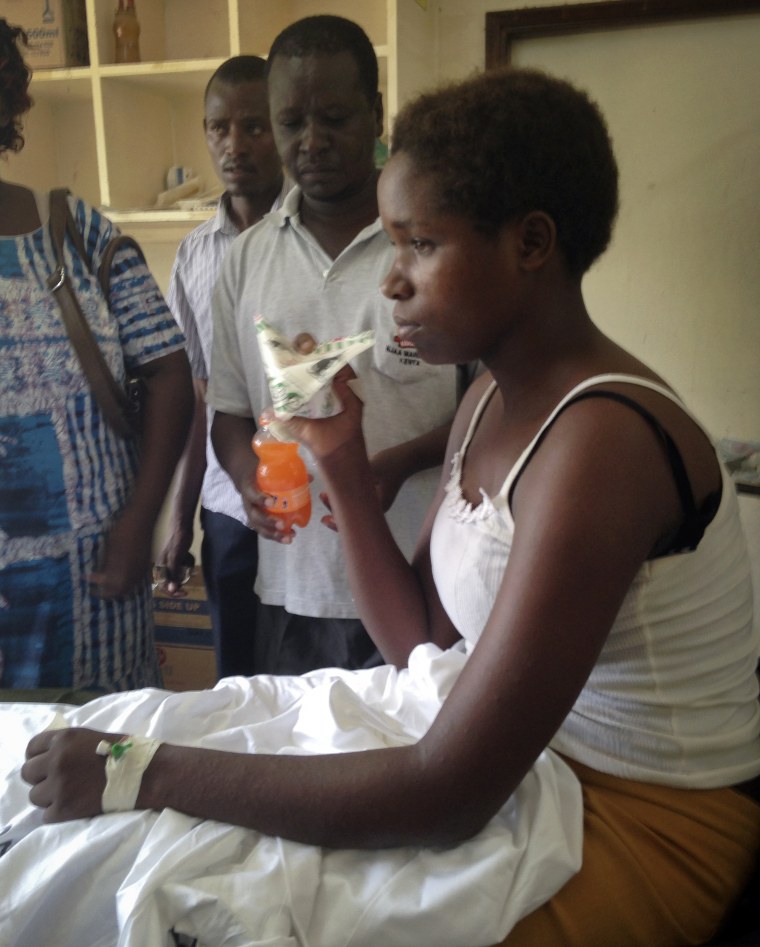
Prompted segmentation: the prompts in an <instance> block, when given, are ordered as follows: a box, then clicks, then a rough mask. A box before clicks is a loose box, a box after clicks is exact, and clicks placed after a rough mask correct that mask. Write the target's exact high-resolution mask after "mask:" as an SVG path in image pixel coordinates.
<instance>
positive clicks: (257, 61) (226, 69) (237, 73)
mask: <svg viewBox="0 0 760 947" xmlns="http://www.w3.org/2000/svg"><path fill="white" fill-rule="evenodd" d="M266 65H267V63H266V60H265V59H262V58H261V56H232V58H231V59H226V60H225V61H224V62H223V63H222V64H221V66H219V68H218V69H217V70H216V72H215V73H214V74H213V75H212V76H211V78H210V79H209V80H208V83H207V84H206V91H205V92H204V93H203V101H204V102H205V101H206V99H207V98H208V94H209V92H210V91H211V86H212V85H213V84H214V83H215V82H224V83H225V84H226V85H242V83H244V82H256V81H257V80H263V79H264V74H265V71H266Z"/></svg>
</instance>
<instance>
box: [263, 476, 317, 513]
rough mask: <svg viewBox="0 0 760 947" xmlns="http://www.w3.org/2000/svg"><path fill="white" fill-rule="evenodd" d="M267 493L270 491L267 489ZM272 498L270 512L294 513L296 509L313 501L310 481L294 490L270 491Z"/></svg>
mask: <svg viewBox="0 0 760 947" xmlns="http://www.w3.org/2000/svg"><path fill="white" fill-rule="evenodd" d="M267 493H269V491H268V490H267ZM269 496H270V497H271V498H272V502H271V504H270V505H269V506H268V510H269V512H270V513H292V512H293V511H294V510H300V509H301V508H302V507H304V506H306V504H307V503H310V502H311V494H310V493H309V485H308V483H306V484H303V485H302V486H300V487H296V488H295V489H294V490H281V491H280V492H279V493H269Z"/></svg>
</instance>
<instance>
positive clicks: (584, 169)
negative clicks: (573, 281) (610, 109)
mask: <svg viewBox="0 0 760 947" xmlns="http://www.w3.org/2000/svg"><path fill="white" fill-rule="evenodd" d="M399 151H403V152H405V153H406V154H408V155H409V157H410V158H411V159H412V161H413V162H414V164H415V165H416V167H417V170H419V171H420V172H421V173H423V174H427V175H431V176H432V178H433V179H434V182H435V188H436V192H437V196H438V201H439V209H440V210H442V211H444V212H448V213H454V214H459V215H462V216H464V217H467V218H469V219H471V220H473V221H474V223H475V224H476V226H477V227H478V228H479V229H481V230H483V231H484V232H486V233H491V234H495V233H496V232H497V231H498V230H499V229H500V228H501V227H502V226H503V225H504V224H505V223H506V222H508V221H509V220H513V219H515V218H517V217H520V216H522V215H523V214H526V213H528V212H529V211H533V210H541V211H544V212H545V213H546V214H548V215H549V216H550V217H551V218H552V219H553V220H554V223H555V225H556V227H557V239H558V243H559V245H560V248H561V249H562V252H563V254H564V256H565V260H566V263H567V266H568V269H569V271H570V273H571V274H572V275H573V276H578V277H580V276H582V275H583V273H585V272H586V270H588V268H589V267H590V266H591V264H592V263H593V262H594V260H596V259H597V257H598V256H599V255H600V254H601V253H602V252H603V251H604V250H605V248H606V247H607V245H608V243H609V241H610V237H611V235H612V227H613V223H614V220H615V217H616V214H617V209H618V171H617V164H616V162H615V156H614V154H613V151H612V144H611V142H610V138H609V134H608V131H607V126H606V123H605V121H604V118H603V117H602V115H601V113H600V111H599V109H598V107H597V106H596V105H595V104H594V103H593V102H592V101H591V100H590V99H589V98H588V96H587V95H586V94H585V93H584V92H581V91H580V90H578V89H576V88H575V87H573V86H572V85H570V83H568V82H565V81H563V80H560V79H556V78H553V77H551V76H549V75H547V74H545V73H543V72H540V71H538V70H532V69H512V68H506V69H497V70H493V71H490V72H485V73H480V74H478V75H476V76H473V77H471V78H469V79H466V80H464V81H462V82H457V83H452V84H449V85H445V86H443V87H441V88H439V89H437V90H435V91H432V92H429V93H424V94H422V95H420V96H419V97H417V98H416V99H415V100H413V101H411V102H409V103H408V104H407V105H406V106H405V107H404V108H403V109H402V110H401V111H400V112H399V114H398V116H397V118H396V121H395V124H394V127H393V136H392V147H391V154H396V153H397V152H399Z"/></svg>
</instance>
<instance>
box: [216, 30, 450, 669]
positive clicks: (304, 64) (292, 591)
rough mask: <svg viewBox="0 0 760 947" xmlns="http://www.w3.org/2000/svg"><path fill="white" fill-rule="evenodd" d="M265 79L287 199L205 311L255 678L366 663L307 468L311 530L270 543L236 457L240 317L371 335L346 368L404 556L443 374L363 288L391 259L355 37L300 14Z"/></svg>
mask: <svg viewBox="0 0 760 947" xmlns="http://www.w3.org/2000/svg"><path fill="white" fill-rule="evenodd" d="M267 78H268V91H269V106H270V113H271V117H272V130H273V133H274V136H275V143H276V145H277V149H278V151H279V154H280V157H281V159H282V162H283V164H284V166H285V168H286V170H287V172H288V175H289V176H290V177H291V178H292V180H293V181H295V183H296V185H297V187H296V188H294V189H293V190H292V191H291V192H290V193H289V194H288V195H287V197H286V199H285V201H284V203H283V206H282V208H280V209H279V210H278V211H277V212H275V213H273V214H271V215H269V216H268V217H267V218H266V219H265V221H264V222H263V223H262V224H261V225H259V226H258V227H256V228H255V229H254V230H251V231H248V232H246V233H245V234H244V235H243V236H241V237H240V238H239V239H238V240H237V241H236V242H235V244H234V245H233V247H232V248H231V250H230V253H229V255H228V256H227V258H226V259H225V262H224V265H223V267H222V271H221V274H220V278H219V282H218V283H217V287H216V291H215V295H214V303H213V308H214V349H213V355H212V363H211V374H210V379H209V390H208V398H209V402H210V403H211V405H212V406H213V408H214V410H215V412H216V413H215V416H214V424H213V429H212V438H213V443H214V448H215V449H216V452H217V456H218V457H219V460H220V462H221V463H222V465H223V466H224V467H225V469H226V470H227V471H228V473H229V474H230V476H231V478H232V480H233V482H234V483H235V484H236V486H237V488H238V490H239V491H240V493H241V496H242V499H243V505H244V507H245V509H246V512H247V513H248V517H249V521H250V522H251V524H252V525H253V526H254V527H255V528H257V529H258V530H259V532H260V534H261V539H260V542H259V572H258V578H257V584H256V590H257V593H258V595H259V598H260V600H261V603H262V604H261V606H260V613H259V618H258V622H257V651H258V650H259V649H260V651H261V653H260V654H259V653H257V661H256V664H257V667H258V668H261V669H264V670H266V671H269V672H272V673H302V672H304V671H307V670H311V669H313V668H317V667H323V666H341V667H346V668H357V667H362V666H371V665H372V664H376V663H379V662H380V661H381V660H382V658H381V656H380V655H379V653H378V652H377V651H376V649H375V647H374V644H373V643H372V642H371V640H370V639H369V637H368V636H367V634H366V632H365V631H364V629H363V626H362V625H361V622H360V621H359V618H358V615H357V611H356V606H355V604H354V601H353V599H352V596H351V592H350V589H349V585H348V582H347V580H346V576H345V566H344V562H343V558H342V552H341V548H340V542H339V538H338V536H337V535H336V534H335V533H334V532H332V531H330V530H328V529H326V528H325V527H324V526H323V525H322V524H321V523H320V515H319V499H318V497H319V494H320V492H321V490H322V486H321V483H320V481H319V478H318V474H317V471H316V470H315V468H314V465H313V464H309V461H310V458H308V457H307V458H306V459H307V464H309V466H310V472H311V473H312V474H313V475H314V478H315V479H314V482H313V484H312V495H313V498H314V505H315V513H314V514H313V515H312V520H311V522H310V523H309V525H308V526H306V527H305V528H303V529H298V530H296V531H295V533H288V534H286V535H279V536H275V537H274V538H275V539H279V540H280V541H279V542H278V541H271V538H272V536H273V532H272V529H271V527H270V525H269V524H270V523H271V520H269V521H268V520H267V518H266V511H265V507H264V497H263V495H262V494H261V493H259V492H258V490H256V488H255V486H254V483H253V480H254V476H255V469H256V458H255V457H254V455H253V454H252V452H251V448H250V442H251V437H252V436H253V433H254V432H255V430H256V419H257V418H258V416H259V414H260V413H261V411H262V410H263V409H264V408H266V407H268V406H269V405H270V404H271V398H270V395H269V392H268V388H267V383H266V379H265V377H264V371H263V367H262V363H261V358H260V355H259V350H258V343H257V339H256V330H255V326H254V318H255V317H256V316H257V315H259V314H260V315H261V316H262V317H263V318H264V319H265V320H266V322H268V323H269V324H271V325H272V326H273V327H274V328H275V329H277V330H278V331H279V332H281V333H282V334H283V335H285V336H286V337H288V338H295V337H296V336H297V335H299V334H300V333H303V332H306V333H309V334H311V335H312V336H313V337H314V338H315V339H316V340H318V341H326V340H328V339H331V338H335V337H338V336H345V335H353V334H355V333H358V332H361V331H364V330H367V329H374V331H375V336H376V342H375V345H374V348H373V349H371V350H369V351H367V352H366V353H363V354H362V355H360V356H359V357H358V358H356V359H355V360H354V361H353V362H352V365H353V367H354V369H355V371H356V372H357V374H358V375H359V377H360V378H361V382H362V386H363V392H364V397H365V404H366V407H365V411H364V431H365V436H366V440H367V445H368V449H369V451H370V453H371V454H373V466H374V469H375V473H376V476H377V482H378V489H379V490H381V492H382V495H383V499H384V504H385V506H386V508H387V509H388V512H387V516H388V520H389V523H390V525H391V529H392V531H393V533H394V535H395V537H396V539H397V541H398V542H399V544H400V545H401V548H402V549H403V550H404V551H405V553H406V554H407V555H408V556H411V553H412V550H413V546H414V542H415V539H416V536H417V533H418V532H419V528H420V526H421V523H422V520H423V518H424V515H425V512H426V510H427V507H428V504H429V502H430V500H431V498H432V496H433V492H434V490H435V488H436V486H437V481H438V475H439V470H438V469H434V468H435V467H437V465H439V464H440V462H441V459H442V457H443V450H444V445H445V438H446V433H447V430H448V426H449V424H450V422H451V418H452V417H453V414H454V410H455V406H456V400H457V370H456V367H455V366H450V365H446V366H435V365H428V364H426V363H424V362H422V361H421V359H420V358H419V357H418V356H417V352H416V351H415V349H414V348H413V347H409V346H408V345H405V344H404V343H403V342H401V341H399V340H398V339H397V338H396V327H395V325H394V322H393V319H392V315H391V312H392V303H391V302H389V301H388V300H387V299H385V298H384V297H383V296H382V294H381V292H380V289H379V287H380V284H381V282H382V281H383V279H384V278H385V276H386V274H387V272H388V270H389V269H390V266H391V261H392V258H393V252H392V247H391V246H390V243H389V241H388V238H387V236H386V235H385V233H384V232H383V230H382V228H381V225H380V223H379V220H378V211H377V197H376V184H377V174H378V172H377V171H376V169H375V166H374V148H375V141H376V139H377V137H378V135H379V134H380V133H381V131H382V118H383V115H382V99H381V96H380V94H379V93H378V78H377V60H376V57H375V53H374V50H373V48H372V45H371V43H370V41H369V39H368V38H367V36H366V35H365V34H364V32H363V31H362V30H361V29H360V28H359V27H358V26H357V25H356V24H354V23H352V22H351V21H349V20H345V19H343V18H341V17H333V16H316V17H307V18H305V19H303V20H300V21H298V22H297V23H295V24H292V25H291V26H290V27H288V28H286V29H285V30H284V31H283V32H282V33H281V34H280V35H279V37H278V38H277V39H276V40H275V41H274V44H273V46H272V49H271V50H270V54H269V58H268V61H267ZM304 453H305V452H304ZM368 554H371V550H368Z"/></svg>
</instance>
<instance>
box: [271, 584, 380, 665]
mask: <svg viewBox="0 0 760 947" xmlns="http://www.w3.org/2000/svg"><path fill="white" fill-rule="evenodd" d="M255 651H256V670H257V673H258V674H305V673H306V672H307V671H314V670H316V669H317V668H325V667H340V668H346V669H347V670H349V671H353V670H357V669H359V668H369V667H376V666H378V665H380V664H384V663H385V662H384V661H383V658H382V656H381V654H380V652H379V651H378V650H377V648H376V647H375V644H374V642H373V641H372V639H371V638H370V636H369V635H368V634H367V632H366V631H365V629H364V626H363V625H362V623H361V622H360V621H359V619H358V618H308V617H307V616H305V615H291V614H290V612H286V611H285V609H284V608H282V606H280V605H263V604H262V603H261V602H259V604H258V609H257V618H256V644H255Z"/></svg>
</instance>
